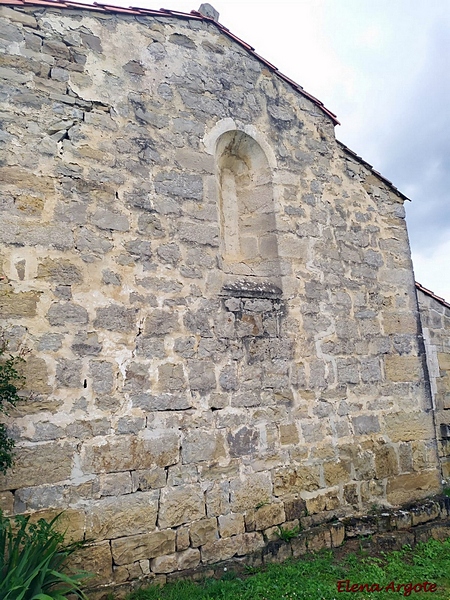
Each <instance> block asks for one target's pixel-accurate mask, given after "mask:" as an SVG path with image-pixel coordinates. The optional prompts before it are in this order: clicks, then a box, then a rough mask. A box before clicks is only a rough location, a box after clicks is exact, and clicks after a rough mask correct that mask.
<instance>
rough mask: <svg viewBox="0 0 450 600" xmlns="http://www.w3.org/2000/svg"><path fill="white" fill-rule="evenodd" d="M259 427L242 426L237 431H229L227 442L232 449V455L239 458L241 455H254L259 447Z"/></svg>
mask: <svg viewBox="0 0 450 600" xmlns="http://www.w3.org/2000/svg"><path fill="white" fill-rule="evenodd" d="M259 437H260V433H259V429H255V428H253V427H246V426H245V425H244V427H241V428H240V429H238V430H237V431H236V432H235V433H231V432H230V433H228V435H227V442H228V446H229V449H230V456H231V457H233V458H237V457H239V456H245V455H254V454H256V453H257V452H258V447H259Z"/></svg>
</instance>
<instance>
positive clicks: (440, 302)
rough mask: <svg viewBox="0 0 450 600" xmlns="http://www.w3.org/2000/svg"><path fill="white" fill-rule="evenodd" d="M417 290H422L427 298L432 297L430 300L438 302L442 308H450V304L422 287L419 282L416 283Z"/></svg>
mask: <svg viewBox="0 0 450 600" xmlns="http://www.w3.org/2000/svg"><path fill="white" fill-rule="evenodd" d="M416 288H417V289H418V290H420V291H421V292H423V293H424V294H426V295H427V296H430V298H433V299H434V300H437V302H439V304H442V306H445V307H446V308H450V304H449V303H448V302H446V301H445V300H444V298H441V297H440V296H436V294H435V293H434V292H432V291H431V290H428V289H427V288H425V287H423V285H421V284H420V283H419V282H418V281H416Z"/></svg>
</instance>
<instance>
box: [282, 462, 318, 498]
mask: <svg viewBox="0 0 450 600" xmlns="http://www.w3.org/2000/svg"><path fill="white" fill-rule="evenodd" d="M272 476H273V493H274V495H275V496H284V495H287V494H295V493H297V494H298V493H301V492H313V491H315V490H317V489H319V488H320V468H319V467H318V466H316V465H308V466H304V467H295V468H294V467H281V468H279V469H275V470H274V471H273V475H272Z"/></svg>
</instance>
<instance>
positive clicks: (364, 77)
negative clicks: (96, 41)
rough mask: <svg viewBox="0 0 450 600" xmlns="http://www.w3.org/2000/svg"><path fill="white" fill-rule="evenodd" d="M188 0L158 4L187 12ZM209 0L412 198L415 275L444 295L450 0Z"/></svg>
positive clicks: (449, 204)
mask: <svg viewBox="0 0 450 600" xmlns="http://www.w3.org/2000/svg"><path fill="white" fill-rule="evenodd" d="M134 1H135V4H134V5H137V6H145V7H148V8H161V6H160V5H157V4H155V1H157V0H134ZM194 1H195V0H189V1H186V0H164V2H165V4H164V6H163V7H164V8H169V9H172V10H180V11H183V12H190V10H192V9H198V8H199V5H200V0H199V3H198V5H197V4H193V3H194ZM159 2H161V0H159ZM111 3H112V4H121V5H124V6H129V5H130V4H132V2H130V1H126V0H123V1H122V0H116V1H115V2H111ZM211 3H212V4H213V6H214V7H215V8H216V10H218V11H219V13H220V17H219V21H220V22H221V23H222V24H223V25H225V26H226V27H228V28H229V29H230V30H231V31H232V32H233V33H234V34H236V35H237V36H238V37H241V38H242V39H243V40H244V41H246V42H248V43H249V44H251V45H252V46H254V47H255V49H256V51H257V52H258V53H259V54H261V55H262V56H264V58H266V59H267V60H269V61H270V62H272V63H273V64H275V65H276V66H277V67H278V69H279V70H280V71H281V72H283V73H284V74H286V75H288V76H289V77H290V78H291V79H294V81H296V82H297V83H299V84H300V85H302V86H303V87H304V88H305V90H306V91H308V92H309V93H311V94H313V95H315V96H317V97H318V98H319V99H320V100H322V102H324V104H325V106H326V107H327V108H329V109H330V110H331V111H332V112H334V113H336V114H337V117H338V119H339V121H340V122H341V126H337V127H336V137H337V138H338V139H340V140H341V141H342V142H344V143H345V144H347V145H348V146H349V147H350V148H351V149H352V150H354V151H355V152H357V153H358V154H359V155H360V156H362V157H363V158H364V159H365V160H366V161H367V162H369V163H370V164H372V165H373V166H374V167H375V168H376V169H377V170H378V171H380V172H381V173H382V174H383V175H384V176H385V177H387V178H388V179H390V180H391V181H392V182H393V183H394V185H395V186H396V187H398V188H399V189H400V190H401V191H402V192H403V193H404V194H406V195H407V196H408V197H409V198H411V200H412V202H411V203H409V202H408V203H407V207H406V210H407V223H408V229H409V235H410V240H411V247H412V251H413V260H414V268H415V274H416V280H417V281H419V282H420V283H422V285H424V286H425V287H427V288H429V289H431V290H433V291H434V292H435V293H437V294H438V295H441V296H443V297H445V298H446V299H447V300H449V301H450V0H292V1H290V2H288V1H277V2H264V1H260V0H258V1H256V0H253V1H250V0H239V1H234V0H212V2H211Z"/></svg>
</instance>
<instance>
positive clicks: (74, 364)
mask: <svg viewBox="0 0 450 600" xmlns="http://www.w3.org/2000/svg"><path fill="white" fill-rule="evenodd" d="M81 367H82V362H81V360H70V359H67V358H62V359H60V360H59V361H58V362H57V364H56V385H57V387H61V388H66V387H67V388H80V387H81Z"/></svg>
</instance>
